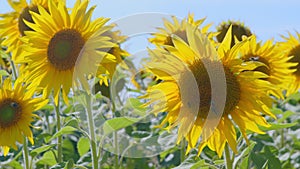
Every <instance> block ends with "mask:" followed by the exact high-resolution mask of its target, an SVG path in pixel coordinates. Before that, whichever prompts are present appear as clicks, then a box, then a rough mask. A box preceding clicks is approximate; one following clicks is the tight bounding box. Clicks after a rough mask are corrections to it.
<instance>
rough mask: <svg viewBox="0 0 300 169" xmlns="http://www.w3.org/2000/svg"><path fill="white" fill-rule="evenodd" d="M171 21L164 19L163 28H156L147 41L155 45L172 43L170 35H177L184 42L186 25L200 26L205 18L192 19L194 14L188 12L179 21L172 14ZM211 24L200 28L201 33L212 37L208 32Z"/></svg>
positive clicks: (185, 39)
mask: <svg viewBox="0 0 300 169" xmlns="http://www.w3.org/2000/svg"><path fill="white" fill-rule="evenodd" d="M172 19H173V22H174V23H172V22H170V21H168V20H166V19H164V26H165V28H158V30H159V32H157V33H154V34H153V36H154V37H153V38H149V41H150V42H151V43H153V44H155V45H171V46H172V45H173V42H172V38H171V36H172V35H177V36H179V37H180V38H181V39H183V40H184V41H185V42H186V43H187V42H188V41H187V36H186V27H187V25H188V24H189V25H193V26H195V27H200V25H201V24H202V23H203V22H204V21H205V18H203V19H199V20H194V15H193V14H189V15H188V17H187V18H184V19H183V20H182V21H181V23H180V22H179V20H178V18H176V17H175V16H172ZM210 26H211V24H208V25H206V26H204V27H202V28H201V29H200V31H201V33H203V34H207V35H208V36H209V37H211V39H212V37H213V34H211V33H209V32H208V29H209V28H210Z"/></svg>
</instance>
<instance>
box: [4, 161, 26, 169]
mask: <svg viewBox="0 0 300 169" xmlns="http://www.w3.org/2000/svg"><path fill="white" fill-rule="evenodd" d="M8 166H10V167H12V168H14V169H23V168H24V167H23V166H22V165H21V164H20V163H19V162H18V161H15V160H13V161H12V162H10V163H9V164H8ZM3 168H5V166H3Z"/></svg>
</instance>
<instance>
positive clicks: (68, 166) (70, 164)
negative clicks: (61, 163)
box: [64, 159, 74, 169]
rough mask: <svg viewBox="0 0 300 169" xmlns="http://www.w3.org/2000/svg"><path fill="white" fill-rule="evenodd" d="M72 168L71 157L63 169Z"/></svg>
mask: <svg viewBox="0 0 300 169" xmlns="http://www.w3.org/2000/svg"><path fill="white" fill-rule="evenodd" d="M73 168H74V161H73V159H71V160H69V161H68V163H67V164H66V166H65V168H64V169H73Z"/></svg>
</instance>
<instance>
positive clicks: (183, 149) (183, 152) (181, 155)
mask: <svg viewBox="0 0 300 169" xmlns="http://www.w3.org/2000/svg"><path fill="white" fill-rule="evenodd" d="M180 146H181V148H180V161H181V163H182V162H183V161H184V160H185V140H184V139H182V141H181V142H180Z"/></svg>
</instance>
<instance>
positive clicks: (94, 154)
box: [86, 94, 98, 169]
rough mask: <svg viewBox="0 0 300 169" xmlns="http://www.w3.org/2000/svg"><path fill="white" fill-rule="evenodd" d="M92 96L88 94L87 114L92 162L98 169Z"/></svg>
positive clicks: (95, 168)
mask: <svg viewBox="0 0 300 169" xmlns="http://www.w3.org/2000/svg"><path fill="white" fill-rule="evenodd" d="M90 97H91V96H90V95H88V94H87V97H86V100H87V116H88V125H89V132H90V133H89V134H90V144H91V149H92V162H93V168H94V169H98V157H97V147H96V136H95V124H94V120H93V113H92V107H91V98H90Z"/></svg>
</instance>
